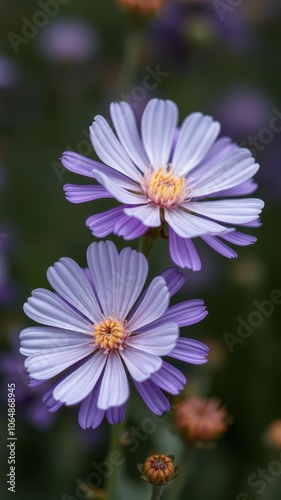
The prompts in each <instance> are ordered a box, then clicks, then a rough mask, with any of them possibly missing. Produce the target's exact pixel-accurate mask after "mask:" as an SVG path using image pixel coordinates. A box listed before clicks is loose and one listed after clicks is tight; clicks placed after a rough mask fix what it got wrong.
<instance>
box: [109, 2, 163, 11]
mask: <svg viewBox="0 0 281 500" xmlns="http://www.w3.org/2000/svg"><path fill="white" fill-rule="evenodd" d="M116 1H117V3H118V4H119V5H121V6H122V7H126V8H127V9H130V10H136V11H138V12H139V13H141V14H154V13H155V12H157V11H158V10H160V8H161V7H162V5H163V4H164V0H116Z"/></svg>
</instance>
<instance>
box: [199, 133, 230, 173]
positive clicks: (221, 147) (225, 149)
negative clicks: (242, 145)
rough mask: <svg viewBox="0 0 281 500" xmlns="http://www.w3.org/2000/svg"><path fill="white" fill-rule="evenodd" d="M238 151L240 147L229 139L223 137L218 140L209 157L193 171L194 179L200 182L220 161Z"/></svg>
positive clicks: (210, 150) (208, 154)
mask: <svg viewBox="0 0 281 500" xmlns="http://www.w3.org/2000/svg"><path fill="white" fill-rule="evenodd" d="M236 149H238V145H237V144H235V143H234V142H232V141H231V139H230V138H229V137H221V138H220V139H218V140H217V141H216V142H215V143H214V144H213V145H212V147H211V148H210V149H209V151H208V153H207V155H206V156H205V157H204V158H203V160H202V161H201V162H200V163H199V165H198V166H197V167H196V168H195V169H194V170H192V179H194V180H197V179H198V180H199V179H200V178H201V177H202V176H203V175H204V174H205V173H206V172H208V171H209V170H210V169H211V168H212V167H214V166H215V165H216V164H217V163H218V162H219V161H220V160H222V159H223V158H225V156H227V155H228V154H229V153H231V152H232V151H235V150H236Z"/></svg>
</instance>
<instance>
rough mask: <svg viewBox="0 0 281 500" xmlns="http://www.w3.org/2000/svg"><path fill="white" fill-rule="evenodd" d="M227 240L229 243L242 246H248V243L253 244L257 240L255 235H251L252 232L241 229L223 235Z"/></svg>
mask: <svg viewBox="0 0 281 500" xmlns="http://www.w3.org/2000/svg"><path fill="white" fill-rule="evenodd" d="M221 238H223V239H224V240H226V241H229V243H233V244H234V245H238V246H240V247H246V246H248V245H252V244H253V243H255V242H256V241H257V238H255V236H251V235H250V234H244V233H240V232H239V231H232V232H231V233H228V234H224V235H221Z"/></svg>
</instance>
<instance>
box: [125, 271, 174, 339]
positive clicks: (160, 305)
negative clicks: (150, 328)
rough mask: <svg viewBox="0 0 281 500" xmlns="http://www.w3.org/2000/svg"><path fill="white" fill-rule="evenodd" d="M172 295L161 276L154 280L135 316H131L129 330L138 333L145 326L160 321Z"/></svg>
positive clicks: (141, 299) (135, 311) (141, 298)
mask: <svg viewBox="0 0 281 500" xmlns="http://www.w3.org/2000/svg"><path fill="white" fill-rule="evenodd" d="M169 300H170V294H169V291H168V287H167V285H166V281H165V280H164V278H162V277H161V276H157V278H154V279H153V280H152V282H151V283H150V285H149V286H148V288H147V290H146V291H145V294H144V296H142V297H140V299H139V303H138V304H137V307H136V308H134V310H133V314H131V315H130V316H129V321H128V329H129V330H130V331H137V330H139V329H140V328H142V327H143V326H145V325H148V324H149V323H152V321H154V320H156V319H158V318H159V317H160V316H162V314H163V313H164V312H165V311H166V309H167V307H168V305H169Z"/></svg>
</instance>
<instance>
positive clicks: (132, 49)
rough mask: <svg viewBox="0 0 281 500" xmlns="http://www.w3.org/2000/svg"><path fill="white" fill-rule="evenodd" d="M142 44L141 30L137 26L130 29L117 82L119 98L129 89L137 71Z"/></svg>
mask: <svg viewBox="0 0 281 500" xmlns="http://www.w3.org/2000/svg"><path fill="white" fill-rule="evenodd" d="M142 46H143V30H142V29H141V28H140V27H139V26H137V27H136V28H135V29H134V28H133V29H131V31H129V33H128V35H127V39H126V41H125V48H124V57H123V63H122V67H121V71H120V76H119V81H118V84H117V89H116V91H117V97H118V98H120V97H121V96H122V94H124V93H125V92H130V91H131V86H132V85H133V82H134V78H135V75H136V73H137V69H138V65H139V58H140V53H141V49H142Z"/></svg>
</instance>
